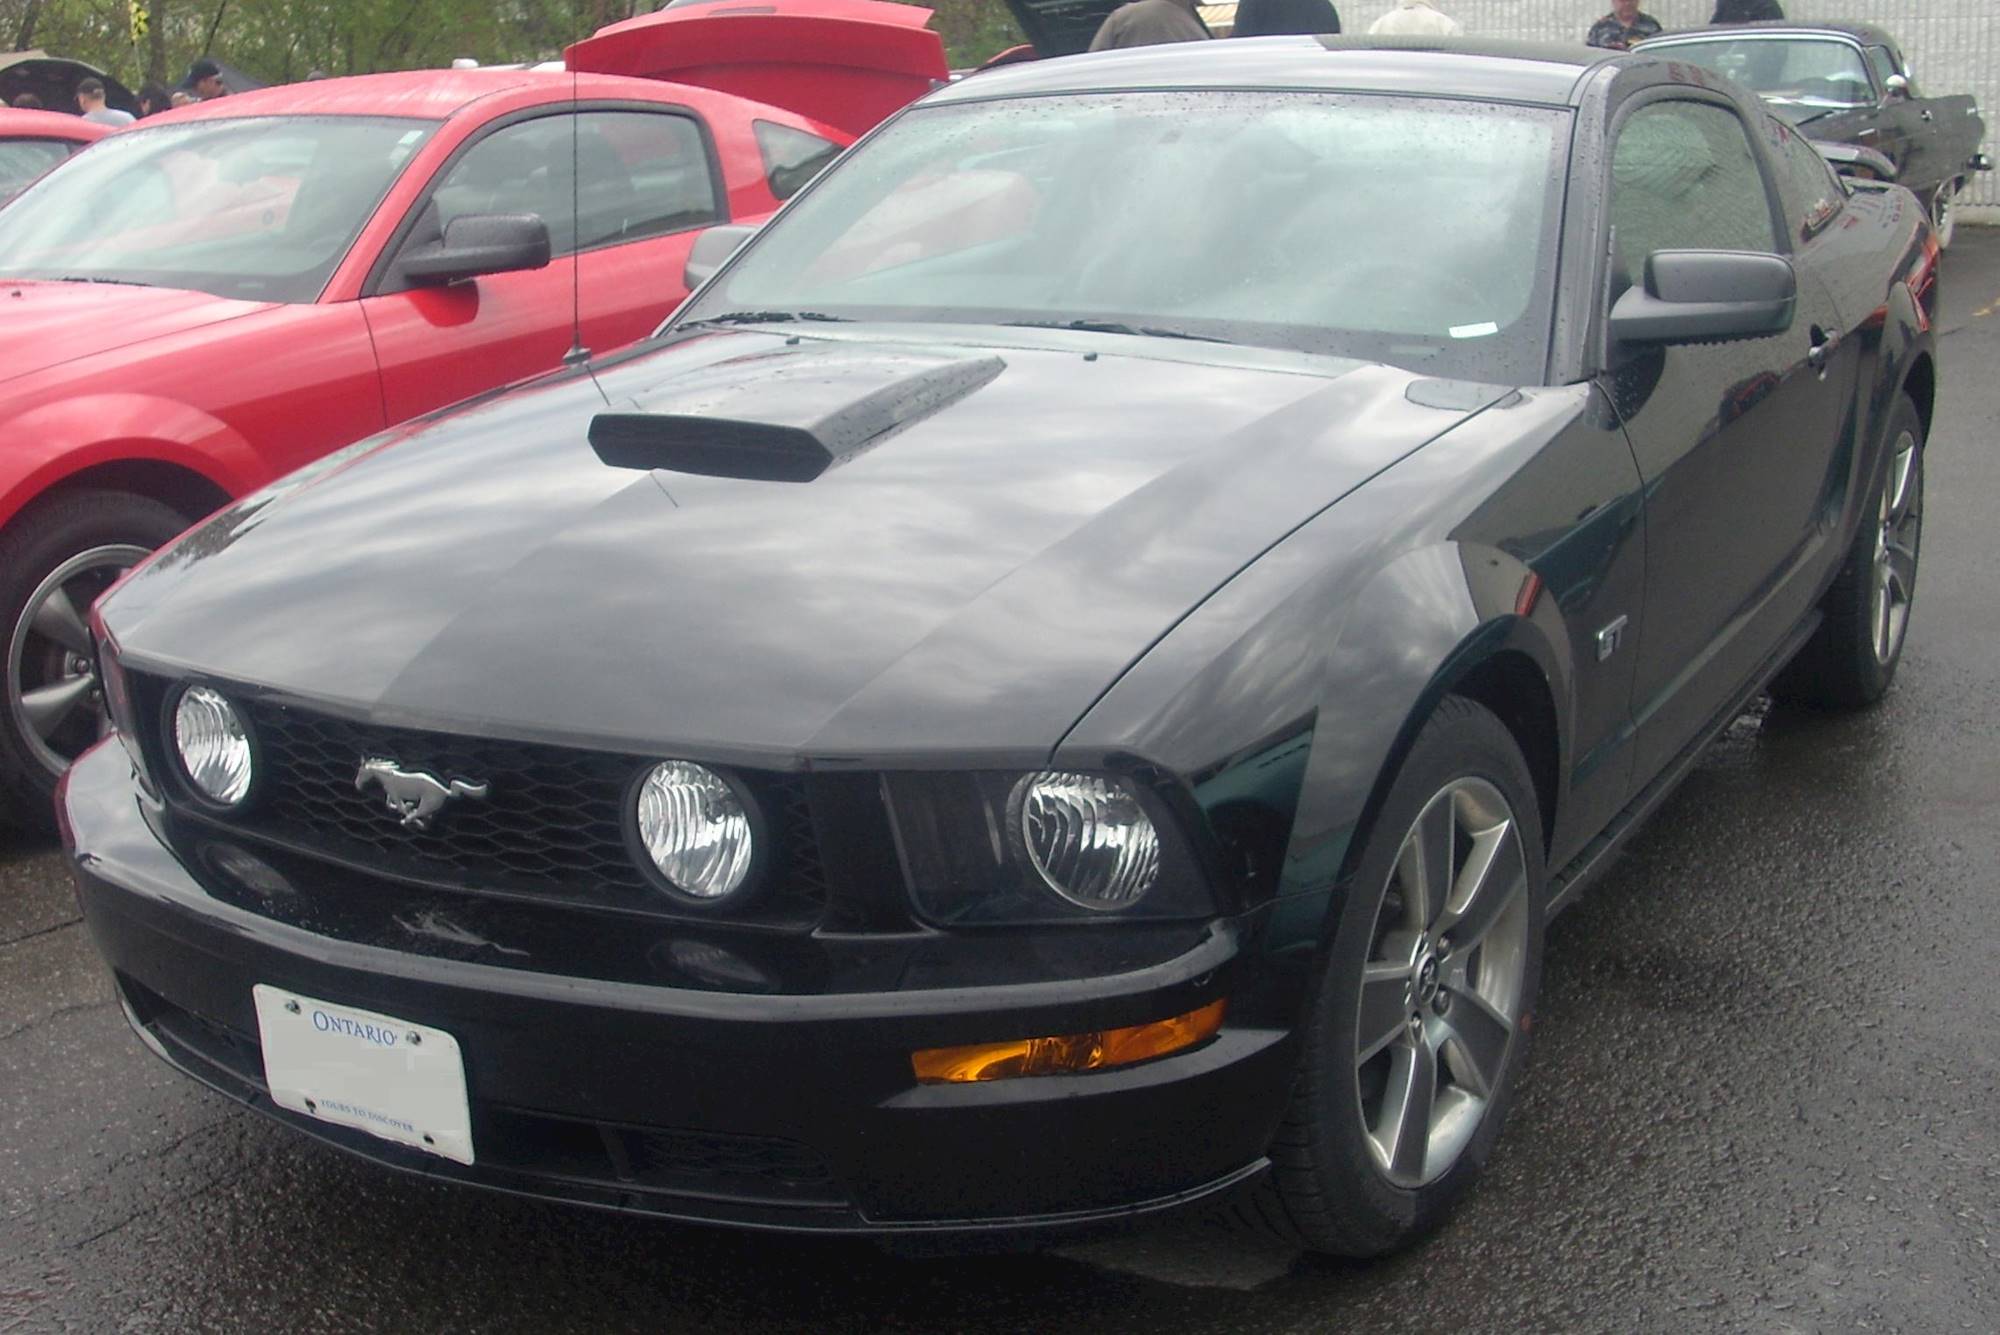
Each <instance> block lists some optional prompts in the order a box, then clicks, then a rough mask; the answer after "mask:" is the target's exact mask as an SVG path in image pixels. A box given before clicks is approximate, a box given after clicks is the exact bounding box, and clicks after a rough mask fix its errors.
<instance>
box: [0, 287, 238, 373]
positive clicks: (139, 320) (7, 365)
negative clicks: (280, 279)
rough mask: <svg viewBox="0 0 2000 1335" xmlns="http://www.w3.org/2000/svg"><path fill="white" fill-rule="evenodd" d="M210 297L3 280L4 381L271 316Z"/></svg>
mask: <svg viewBox="0 0 2000 1335" xmlns="http://www.w3.org/2000/svg"><path fill="white" fill-rule="evenodd" d="M269 304H270V303H268V302H257V301H230V300H227V299H225V298H222V297H211V296H209V295H208V294H207V293H206V292H188V291H185V290H182V289H180V288H171V287H136V286H131V285H128V284H124V283H45V282H39V281H30V280H28V279H14V278H8V279H0V380H11V379H13V378H15V377H16V376H23V375H27V374H29V373H31V372H34V371H43V370H47V369H48V368H49V367H51V366H60V365H62V364H63V363H64V362H69V361H75V360H76V359H77V358H79V357H89V356H94V355H95V354H97V353H100V352H112V351H115V350H116V349H118V348H128V347H131V346H132V345H133V344H135V343H144V342H146V341H147V340H148V339H155V338H165V337H167V336H168V335H171V334H180V333H186V332H187V331H188V330H191V329H200V328H202V327H203V326H205V325H212V324H220V323H221V322H222V321H224V320H234V319H237V318H239V317H241V316H245V315H254V314H255V313H256V312H258V311H261V310H265V309H267V308H268V306H269Z"/></svg>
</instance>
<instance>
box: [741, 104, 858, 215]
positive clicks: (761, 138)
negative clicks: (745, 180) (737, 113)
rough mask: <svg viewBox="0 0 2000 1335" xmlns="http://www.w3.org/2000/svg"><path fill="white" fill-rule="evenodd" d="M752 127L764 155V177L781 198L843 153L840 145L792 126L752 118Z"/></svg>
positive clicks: (789, 195)
mask: <svg viewBox="0 0 2000 1335" xmlns="http://www.w3.org/2000/svg"><path fill="white" fill-rule="evenodd" d="M750 128H751V129H753V130H754V131H756V134H757V151H758V152H759V153H761V154H763V155H764V179H765V181H767V182H768V183H769V184H770V187H771V194H772V195H773V196H774V197H775V198H778V199H790V198H791V197H792V196H793V195H796V194H797V193H799V191H801V190H803V189H804V188H805V186H806V182H808V181H810V180H812V178H813V177H815V176H817V175H819V174H820V170H821V169H822V168H823V167H825V166H826V164H827V163H829V162H832V161H833V160H834V159H835V158H837V157H839V156H840V145H839V144H836V143H834V142H833V141H832V140H830V139H822V138H820V137H819V136H818V135H816V134H808V133H806V132H805V131H804V130H795V129H793V128H792V127H791V126H789V125H778V124H776V123H774V122H772V121H752V122H751V126H750Z"/></svg>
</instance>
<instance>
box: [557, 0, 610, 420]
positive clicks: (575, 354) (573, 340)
mask: <svg viewBox="0 0 2000 1335" xmlns="http://www.w3.org/2000/svg"><path fill="white" fill-rule="evenodd" d="M582 5H583V0H571V3H570V9H569V51H565V52H564V53H563V59H564V63H568V61H569V60H570V52H572V51H574V50H575V49H576V44H577V42H578V40H579V37H578V34H579V32H580V31H581V28H580V24H581V23H582V19H583V12H582ZM582 114H583V99H582V97H581V96H580V95H579V94H578V92H577V71H576V66H575V65H570V67H569V245H570V250H569V351H568V352H565V353H564V354H563V359H562V364H563V365H564V366H581V367H582V368H583V369H584V370H586V371H589V372H590V381H591V383H592V384H596V383H597V373H596V372H595V371H591V370H590V349H589V348H586V347H584V346H583V247H582V246H581V245H579V244H578V243H579V242H580V241H582V239H583V217H582V207H581V203H580V201H581V200H582V198H583V193H582V187H581V183H580V182H579V181H578V179H577V177H578V173H579V172H580V171H581V170H582V165H583V164H582V154H581V152H580V150H579V136H580V133H581V132H580V130H579V129H578V122H579V120H580V119H581V117H582ZM598 392H599V393H600V394H601V393H603V392H604V391H603V389H602V387H600V388H599V390H598Z"/></svg>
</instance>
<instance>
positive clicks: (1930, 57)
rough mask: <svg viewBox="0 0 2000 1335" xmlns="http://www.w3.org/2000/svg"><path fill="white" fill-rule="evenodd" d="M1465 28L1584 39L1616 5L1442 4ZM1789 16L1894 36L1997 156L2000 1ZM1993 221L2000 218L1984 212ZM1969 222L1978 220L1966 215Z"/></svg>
mask: <svg viewBox="0 0 2000 1335" xmlns="http://www.w3.org/2000/svg"><path fill="white" fill-rule="evenodd" d="M1438 3H1439V4H1440V5H1441V6H1442V7H1443V9H1444V10H1445V12H1446V13H1448V14H1450V15H1451V16H1452V17H1454V18H1456V19H1457V20H1458V21H1459V22H1460V23H1463V24H1464V25H1465V31H1466V33H1467V35H1469V36H1481V37H1517V38H1524V39H1527V40H1530V41H1577V42H1580V41H1582V40H1583V34H1584V33H1585V32H1586V31H1587V30H1588V29H1589V27H1590V25H1591V24H1592V23H1594V22H1596V21H1597V19H1598V18H1600V17H1602V16H1603V15H1604V14H1605V13H1607V12H1609V11H1610V8H1611V3H1610V0H1438ZM1781 3H1783V5H1784V7H1785V16H1786V17H1787V18H1791V19H1796V20H1798V21H1800V22H1807V23H1809V22H1813V21H1815V20H1820V21H1829V22H1831V21H1843V20H1844V21H1849V22H1862V23H1876V24H1880V25H1881V26H1882V27H1884V28H1887V29H1888V30H1889V31H1890V32H1891V33H1894V34H1895V36H1896V39H1897V40H1898V41H1899V42H1901V43H1902V47H1903V54H1904V56H1905V57H1907V58H1908V60H1909V62H1910V70H1911V72H1912V73H1913V74H1915V75H1916V78H1917V86H1918V88H1919V89H1921V90H1922V91H1923V92H1925V93H1926V94H1931V95H1937V94H1941V93H1971V94H1972V95H1973V96H1974V97H1976V98H1977V99H1978V100H1979V109H1980V114H1981V115H1983V116H1984V117H1985V118H1986V126H1987V136H1986V151H1987V152H1988V153H1989V154H1991V153H1995V148H1994V145H1995V143H1996V131H2000V123H1996V122H2000V0H1869V2H1868V3H1866V4H1854V3H1850V4H1842V3H1839V2H1838V0H1781ZM1335 4H1337V5H1338V6H1339V8H1340V23H1341V27H1342V28H1344V29H1345V30H1346V31H1348V32H1350V33H1365V32H1367V31H1368V25H1369V24H1370V23H1373V22H1374V21H1375V20H1376V18H1378V17H1379V16H1380V15H1382V14H1384V13H1387V12H1388V11H1389V9H1390V8H1392V4H1391V0H1335ZM1640 8H1642V9H1644V10H1645V11H1646V12H1647V13H1649V14H1651V15H1652V16H1653V17H1654V18H1656V19H1658V20H1659V21H1660V22H1661V23H1662V24H1663V25H1665V26H1666V28H1667V29H1668V30H1669V31H1672V30H1673V29H1675V28H1692V27H1696V26H1699V25H1700V24H1704V23H1706V22H1708V16H1709V15H1710V14H1712V13H1714V12H1715V6H1714V4H1713V0H1641V3H1640ZM1996 177H2000V172H1982V173H1980V174H1979V175H1977V176H1976V177H1974V178H1973V180H1972V181H1971V183H1970V187H1969V190H1968V193H1967V195H1966V196H1965V197H1964V202H1966V203H1969V204H1983V205H1991V206H1995V208H2000V180H1996V179H1995V178H1996ZM1980 213H1981V214H1985V215H1986V216H1987V217H1988V218H1994V219H1995V220H2000V214H1994V213H1989V212H1988V210H1985V209H1982V210H1980ZM1966 220H1967V221H1970V220H1971V219H1970V218H1969V217H1967V219H1966Z"/></svg>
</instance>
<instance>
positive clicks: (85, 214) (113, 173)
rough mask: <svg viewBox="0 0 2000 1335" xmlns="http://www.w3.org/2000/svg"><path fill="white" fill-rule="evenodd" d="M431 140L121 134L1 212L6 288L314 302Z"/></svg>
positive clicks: (381, 128) (231, 129)
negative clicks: (64, 285)
mask: <svg viewBox="0 0 2000 1335" xmlns="http://www.w3.org/2000/svg"><path fill="white" fill-rule="evenodd" d="M431 128H432V127H431V125H430V124H429V123H427V122H418V121H408V120H392V119H388V118H380V119H377V118H373V117H370V118H366V119H363V118H358V117H352V116H338V117H336V116H323V117H306V116H287V117H255V118H245V119H242V120H224V121H202V122H197V123H195V124H191V125H163V126H159V127H158V128H155V129H139V130H127V131H125V132H123V133H121V134H116V135H112V136H110V137H109V138H107V139H104V140H101V141H99V142H98V144H97V145H96V146H95V147H94V148H93V150H92V151H91V152H89V153H86V154H84V155H83V156H81V157H79V158H78V159H77V160H76V161H75V162H73V163H70V164H68V165H66V166H65V167H64V168H63V170H61V171H59V172H53V173H51V174H50V175H49V176H48V177H46V178H45V179H43V180H42V181H40V182H38V183H37V184H35V185H33V186H31V187H30V188H29V189H28V190H27V191H25V192H24V193H23V194H22V195H21V196H20V197H19V198H18V199H16V200H15V201H14V202H13V203H12V204H10V205H9V206H8V207H7V208H5V209H0V277H4V278H44V279H64V280H69V281H75V282H104V283H139V284H143V285H146V286H151V287H178V288H191V289H193V290H195V291H198V292H208V293H212V294H214V295H215V296H218V297H236V298H241V299H244V300H248V301H311V300H313V299H314V298H315V297H317V296H318V295H319V291H320V289H321V288H322V287H324V286H325V285H326V280H327V279H328V278H329V277H330V276H332V274H333V270H334V268H335V266H337V265H338V264H339V263H340V261H341V259H342V258H343V257H344V256H345V255H346V253H347V248H348V247H349V246H350V245H352V244H353V242H354V238H355V237H356V236H357V235H358V234H359V233H360V231H361V226H362V224H363V223H364V222H366V221H367V219H368V216H369V214H371V213H373V212H374V210H375V206H376V205H377V204H378V203H379V202H380V201H381V199H382V196H383V194H384V193H385V192H386V191H387V190H388V188H389V185H390V183H391V182H392V181H394V180H395V179H396V174H397V173H398V172H399V171H401V170H402V167H403V164H404V163H406V162H408V161H409V159H410V156H411V155H412V154H413V153H415V152H416V150H417V148H418V146H419V145H420V144H422V143H423V141H424V139H425V138H426V137H427V136H428V135H429V134H430V132H431Z"/></svg>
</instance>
